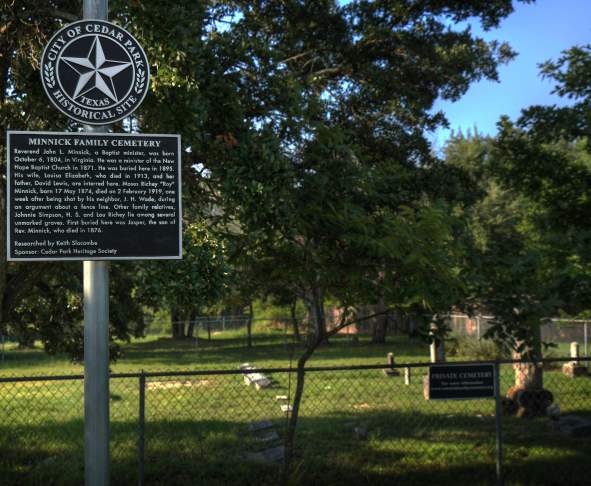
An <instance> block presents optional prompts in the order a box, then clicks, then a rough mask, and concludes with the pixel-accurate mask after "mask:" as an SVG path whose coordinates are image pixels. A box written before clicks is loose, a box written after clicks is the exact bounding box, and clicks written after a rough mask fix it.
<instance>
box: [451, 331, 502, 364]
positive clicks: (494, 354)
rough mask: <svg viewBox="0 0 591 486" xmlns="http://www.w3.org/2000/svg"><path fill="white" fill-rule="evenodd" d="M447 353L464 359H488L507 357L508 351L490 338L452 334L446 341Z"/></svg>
mask: <svg viewBox="0 0 591 486" xmlns="http://www.w3.org/2000/svg"><path fill="white" fill-rule="evenodd" d="M446 345H447V354H448V355H449V356H456V357H461V358H464V359H466V360H474V361H490V360H495V359H503V358H509V357H510V353H509V352H508V350H506V349H504V347H503V345H502V344H500V343H496V342H494V341H492V340H490V339H477V338H474V337H469V336H461V335H457V334H452V335H451V336H450V338H449V339H448V340H447V341H446Z"/></svg>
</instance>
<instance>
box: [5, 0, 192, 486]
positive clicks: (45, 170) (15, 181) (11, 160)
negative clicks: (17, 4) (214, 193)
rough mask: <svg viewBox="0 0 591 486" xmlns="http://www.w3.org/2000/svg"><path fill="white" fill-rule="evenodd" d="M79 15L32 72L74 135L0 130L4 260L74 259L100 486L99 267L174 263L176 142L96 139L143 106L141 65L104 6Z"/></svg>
mask: <svg viewBox="0 0 591 486" xmlns="http://www.w3.org/2000/svg"><path fill="white" fill-rule="evenodd" d="M83 17H84V18H83V20H80V21H77V22H72V23H71V24H67V25H65V26H64V27H62V28H61V29H60V30H58V31H57V32H55V34H54V35H53V37H52V38H51V39H50V40H49V42H48V43H47V44H46V46H45V49H44V51H43V54H42V56H41V62H40V74H41V82H42V86H43V89H44V90H45V93H46V94H47V97H48V98H49V100H50V101H51V103H52V104H53V105H54V106H55V107H56V108H57V109H58V110H60V111H61V112H62V113H64V114H65V115H66V116H68V117H69V118H71V119H72V120H75V121H77V122H80V123H82V124H83V126H84V132H85V134H80V133H76V132H67V133H66V132H64V133H56V132H21V131H18V132H17V131H8V133H7V151H8V155H9V156H8V160H7V162H8V163H7V186H8V188H9V191H8V203H9V204H8V208H7V209H8V210H7V260H8V261H18V260H37V261H43V260H46V261H50V260H60V259H66V260H78V261H83V270H84V378H85V379H84V461H85V484H86V486H108V484H109V268H108V262H107V261H106V260H112V259H147V258H149V259H158V258H164V259H176V258H182V253H181V248H182V241H181V234H182V208H181V203H180V201H181V196H180V188H181V179H180V153H181V149H180V146H181V144H180V136H179V135H162V134H160V135H146V134H142V135H139V134H138V135H133V134H127V135H126V136H122V135H121V134H110V133H108V132H109V127H110V126H111V124H112V123H115V122H117V121H119V120H123V119H124V118H126V117H128V116H129V115H130V114H131V113H132V112H133V111H134V110H135V109H136V108H137V107H138V106H139V105H140V104H141V103H142V101H143V100H144V98H145V96H146V93H147V91H148V88H149V79H150V67H149V63H148V59H147V57H146V54H145V52H144V50H143V48H142V47H141V45H140V44H139V43H138V41H137V39H135V38H134V36H133V35H132V34H131V33H129V32H127V31H126V30H125V29H123V28H122V27H120V26H118V25H116V24H113V23H110V22H108V21H107V18H108V2H107V0H83ZM24 146H26V147H27V149H26V152H25V149H23V147H24ZM21 153H27V154H35V157H33V156H26V157H22V156H21ZM37 186H43V188H38V187H37ZM29 197H30V198H31V200H29ZM23 203H27V204H26V205H23ZM110 205H111V206H110ZM46 206H47V207H51V209H52V210H51V211H50V212H46V209H47V208H46ZM140 238H143V239H142V240H141V241H142V243H144V242H147V244H139V245H138V244H137V242H138V241H139V239H140Z"/></svg>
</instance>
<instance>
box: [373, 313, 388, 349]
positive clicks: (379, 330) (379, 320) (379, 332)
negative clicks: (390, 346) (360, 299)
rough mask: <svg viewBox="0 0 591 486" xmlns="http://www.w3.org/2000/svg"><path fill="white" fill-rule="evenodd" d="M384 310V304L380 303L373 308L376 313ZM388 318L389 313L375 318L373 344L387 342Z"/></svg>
mask: <svg viewBox="0 0 591 486" xmlns="http://www.w3.org/2000/svg"><path fill="white" fill-rule="evenodd" d="M383 310H384V305H383V304H380V305H378V306H375V307H374V308H373V312H374V313H375V312H380V311H383ZM388 319H389V316H388V314H383V315H381V316H378V317H376V318H375V319H374V321H373V326H372V333H371V342H372V344H386V335H387V333H388Z"/></svg>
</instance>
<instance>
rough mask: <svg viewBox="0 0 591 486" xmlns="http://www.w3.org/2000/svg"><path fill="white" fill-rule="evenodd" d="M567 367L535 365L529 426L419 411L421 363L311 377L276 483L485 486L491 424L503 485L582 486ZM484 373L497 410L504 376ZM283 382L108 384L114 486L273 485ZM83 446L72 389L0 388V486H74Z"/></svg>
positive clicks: (576, 406)
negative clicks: (538, 372)
mask: <svg viewBox="0 0 591 486" xmlns="http://www.w3.org/2000/svg"><path fill="white" fill-rule="evenodd" d="M566 362H567V360H558V359H555V360H547V361H545V362H544V363H543V366H544V369H545V370H544V387H545V388H546V389H547V390H549V391H550V392H551V393H552V395H553V405H552V406H551V407H550V409H548V412H549V414H550V415H551V417H548V416H546V415H542V416H537V417H531V418H518V417H517V416H515V415H502V416H501V415H500V414H497V407H496V406H495V400H492V399H474V400H427V399H425V397H424V382H423V380H424V378H423V377H424V376H425V375H426V374H427V373H428V369H429V366H430V365H429V363H418V364H417V363H414V364H399V365H395V366H394V367H393V368H389V369H388V371H389V372H390V373H385V372H384V370H383V367H384V365H383V364H382V365H375V366H349V367H346V366H344V367H338V368H330V367H323V368H309V369H308V370H307V371H306V374H305V388H304V394H303V397H302V402H301V408H300V412H299V421H298V428H297V434H296V439H295V458H294V460H293V463H292V466H293V467H292V468H291V470H290V475H289V477H288V478H287V480H288V483H289V484H355V485H358V484H372V485H379V484H384V485H386V484H388V485H390V484H405V485H406V484H426V483H430V484H470V485H472V484H495V483H497V476H496V467H497V459H498V456H497V449H496V446H497V442H496V437H497V435H496V432H497V427H496V426H497V418H498V419H500V420H499V422H498V423H499V424H500V427H501V428H500V430H499V432H500V437H501V440H502V443H501V444H500V445H501V446H502V451H503V455H502V464H501V466H502V467H501V471H502V475H503V478H504V481H505V484H520V485H521V484H531V485H543V484H559V483H560V484H581V485H582V484H589V477H590V473H591V468H590V464H591V378H590V377H589V375H587V374H586V369H587V368H586V366H585V363H586V361H585V360H581V361H578V362H577V363H578V364H579V365H580V366H579V367H578V368H580V373H578V374H577V377H575V378H572V377H570V376H567V375H565V374H564V373H563V371H562V366H563V364H564V363H566ZM569 362H572V360H569ZM495 366H496V367H497V368H498V369H499V370H500V372H499V382H500V395H501V396H503V397H504V396H505V395H506V394H507V391H508V390H509V389H510V387H511V386H512V385H513V384H514V380H515V370H514V365H513V364H512V362H508V361H503V362H496V364H495ZM583 368H584V369H583ZM255 375H256V376H255ZM259 375H260V376H259ZM261 376H262V377H263V378H264V379H266V381H264V380H262V378H261ZM295 376H296V375H295V372H294V370H291V369H284V368H274V369H261V370H253V369H242V370H219V371H211V370H209V371H192V372H166V373H127V374H114V375H112V376H111V382H110V383H111V384H110V394H111V400H110V414H111V434H110V441H111V443H110V449H111V481H112V484H114V485H119V484H121V485H129V484H134V483H135V484H137V483H138V482H139V484H149V485H152V484H154V485H160V484H162V485H164V484H175V485H184V484H187V485H188V484H208V485H227V484H240V485H242V484H257V485H264V484H269V485H271V484H273V485H275V484H278V483H279V481H280V477H281V469H282V463H283V441H284V439H285V434H286V430H287V421H288V419H289V415H290V413H291V410H292V406H293V398H294V391H295V380H296V378H295ZM247 383H250V384H247ZM257 383H258V385H257ZM83 435H84V426H83V377H82V376H80V375H75V376H45V377H41V376H37V377H2V378H0V482H1V483H2V484H3V485H4V484H5V485H21V484H41V483H47V484H75V485H79V484H83V482H84V470H83V468H84V464H83V461H84V453H83V447H84V440H83Z"/></svg>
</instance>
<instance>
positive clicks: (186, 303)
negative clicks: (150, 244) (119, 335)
mask: <svg viewBox="0 0 591 486" xmlns="http://www.w3.org/2000/svg"><path fill="white" fill-rule="evenodd" d="M228 273H229V269H228V267H227V265H226V264H225V262H224V255H223V247H222V245H221V244H220V243H219V242H218V241H217V240H215V239H214V238H213V237H212V235H211V233H210V232H209V231H208V230H207V228H206V227H205V226H204V225H203V224H199V223H192V224H186V225H185V227H184V232H183V259H182V260H180V261H179V260H170V261H167V260H161V261H158V260H154V261H150V262H146V263H144V264H143V265H142V266H141V268H139V270H138V271H137V274H136V279H137V280H136V285H137V289H136V293H135V297H136V298H138V299H139V300H140V301H142V302H145V303H147V304H149V305H151V306H152V307H155V308H160V307H163V308H169V309H170V313H171V316H172V321H173V325H172V335H173V337H175V338H183V337H193V328H194V322H191V320H192V318H193V317H194V316H197V315H199V314H200V313H201V311H202V310H203V309H204V308H206V307H208V306H210V305H212V304H214V303H215V302H217V301H218V300H219V299H220V298H221V297H222V295H223V292H224V287H225V286H226V285H227V277H228ZM187 321H189V324H188V327H185V326H186V325H187Z"/></svg>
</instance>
